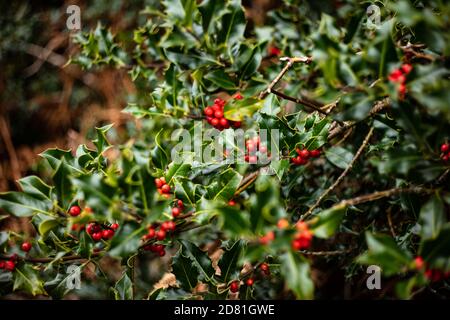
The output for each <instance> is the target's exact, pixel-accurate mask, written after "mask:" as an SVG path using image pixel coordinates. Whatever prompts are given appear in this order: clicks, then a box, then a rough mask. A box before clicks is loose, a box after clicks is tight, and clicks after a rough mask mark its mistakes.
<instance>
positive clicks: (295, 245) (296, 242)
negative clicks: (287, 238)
mask: <svg viewBox="0 0 450 320" xmlns="http://www.w3.org/2000/svg"><path fill="white" fill-rule="evenodd" d="M291 245H292V249H294V250H296V251H298V250H300V249H301V248H302V247H303V244H302V242H301V241H300V240H299V239H294V240H292V243H291Z"/></svg>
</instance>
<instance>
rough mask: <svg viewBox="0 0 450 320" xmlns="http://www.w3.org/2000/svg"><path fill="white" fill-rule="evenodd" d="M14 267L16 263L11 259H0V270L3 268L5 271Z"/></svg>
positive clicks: (12, 269)
mask: <svg viewBox="0 0 450 320" xmlns="http://www.w3.org/2000/svg"><path fill="white" fill-rule="evenodd" d="M15 268H16V263H15V262H14V260H13V259H10V260H7V261H0V270H1V269H4V270H6V271H11V272H12V271H14V269H15Z"/></svg>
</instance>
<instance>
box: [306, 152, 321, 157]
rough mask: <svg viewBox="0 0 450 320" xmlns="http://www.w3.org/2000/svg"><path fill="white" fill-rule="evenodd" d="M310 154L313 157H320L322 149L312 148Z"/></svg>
mask: <svg viewBox="0 0 450 320" xmlns="http://www.w3.org/2000/svg"><path fill="white" fill-rule="evenodd" d="M309 155H310V156H311V157H312V158H318V157H319V156H320V150H311V151H310V152H309Z"/></svg>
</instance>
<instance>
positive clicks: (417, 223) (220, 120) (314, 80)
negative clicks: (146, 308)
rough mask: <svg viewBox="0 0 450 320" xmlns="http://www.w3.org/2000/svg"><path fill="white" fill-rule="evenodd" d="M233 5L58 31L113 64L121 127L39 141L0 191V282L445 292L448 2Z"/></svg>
mask: <svg viewBox="0 0 450 320" xmlns="http://www.w3.org/2000/svg"><path fill="white" fill-rule="evenodd" d="M248 10H249V9H248V8H246V9H244V7H243V6H242V4H241V2H240V1H239V0H228V1H224V2H221V1H212V0H202V1H194V0H165V1H161V2H159V1H150V2H149V4H148V6H147V7H145V8H143V10H142V12H141V14H142V15H143V16H144V17H145V19H143V21H144V23H143V24H141V25H140V26H139V27H138V28H137V29H136V30H134V31H133V32H132V34H130V33H124V34H120V36H117V35H115V34H113V33H112V31H111V30H109V29H108V28H107V26H104V25H102V24H100V23H99V24H98V26H97V27H96V28H95V29H94V30H92V31H87V32H80V33H77V34H75V35H74V37H73V41H74V43H76V44H77V45H78V46H79V53H78V54H77V55H75V56H73V57H72V60H71V61H72V63H76V64H79V65H81V66H82V67H84V68H126V69H127V70H129V75H130V77H131V78H132V79H133V81H134V82H135V84H136V89H137V90H136V93H135V95H133V96H130V97H129V101H130V102H129V104H128V105H127V106H126V107H125V108H124V110H123V112H126V113H129V114H131V115H133V116H134V117H135V118H136V126H130V130H129V136H128V137H127V139H126V141H124V142H123V143H122V144H120V143H111V141H113V140H114V139H116V138H117V137H116V136H115V134H114V132H115V131H114V128H113V125H106V126H103V127H100V128H96V137H94V139H93V140H92V141H91V142H90V143H88V144H87V145H81V146H79V147H78V149H76V150H61V149H49V150H47V151H45V152H43V153H42V154H41V156H42V158H43V161H45V171H44V172H42V173H41V175H40V177H39V176H36V175H32V176H28V177H25V178H22V179H20V180H19V181H18V183H19V184H20V187H21V191H20V192H15V191H11V192H7V193H3V194H1V195H0V208H2V209H3V210H4V211H5V212H7V213H8V214H11V215H14V216H16V217H26V218H28V221H29V223H30V224H32V225H33V226H34V230H35V232H33V233H30V234H21V233H17V232H13V231H8V230H5V231H2V232H1V233H0V250H1V255H0V261H1V262H0V266H1V267H2V270H1V271H0V281H1V283H2V285H1V286H0V292H1V294H2V295H4V294H8V293H11V292H12V291H16V290H17V291H21V292H25V293H28V294H30V295H32V296H36V295H46V296H50V297H52V298H63V297H64V296H66V295H67V294H68V293H69V292H76V294H77V295H78V296H79V297H81V298H85V297H97V298H99V297H100V298H105V297H110V298H115V299H236V298H238V299H293V298H295V299H313V298H318V299H320V298H332V297H340V298H360V297H371V298H385V297H388V298H402V299H405V298H414V297H418V296H423V295H425V296H428V295H431V296H433V297H442V296H448V294H449V291H448V276H449V272H450V259H449V258H450V245H449V241H450V222H449V208H450V193H449V191H450V189H449V179H448V176H449V171H450V163H449V157H450V145H449V143H448V138H449V133H450V108H449V106H448V103H449V101H450V96H449V94H450V85H449V75H450V73H449V58H448V57H449V52H450V45H449V44H450V34H449V32H448V30H449V21H450V20H449V13H450V5H449V4H447V3H445V2H444V1H437V0H436V1H427V2H426V3H425V2H418V1H406V0H401V1H377V2H375V6H374V4H371V3H370V2H359V1H350V0H344V1H329V2H320V4H319V3H318V2H317V1H295V0H284V1H281V2H280V3H279V4H278V6H277V7H276V8H275V9H274V10H272V11H269V12H268V14H267V17H266V21H265V23H264V24H263V25H258V24H255V23H250V22H248V15H246V11H248ZM233 134H236V136H233ZM180 139H181V140H182V141H183V142H184V144H183V145H182V148H181V147H180ZM186 140H187V141H186ZM264 160H265V161H264ZM5 217H7V215H6V216H2V218H5ZM69 265H75V266H78V267H79V268H80V269H79V270H81V275H82V277H81V289H79V290H75V289H73V288H72V287H71V286H68V285H67V280H68V278H69V277H71V274H68V273H67V268H68V266H69ZM373 265H375V266H377V267H378V268H379V269H378V270H380V271H381V277H382V282H381V290H370V289H371V288H370V286H369V285H368V286H366V279H367V282H368V284H369V282H370V279H368V277H369V276H370V275H371V274H370V273H368V272H367V270H368V268H367V267H368V266H373ZM113 266H115V269H114V268H113ZM117 266H119V267H117ZM113 269H114V270H119V272H118V273H117V272H112V270H113ZM376 289H378V288H376Z"/></svg>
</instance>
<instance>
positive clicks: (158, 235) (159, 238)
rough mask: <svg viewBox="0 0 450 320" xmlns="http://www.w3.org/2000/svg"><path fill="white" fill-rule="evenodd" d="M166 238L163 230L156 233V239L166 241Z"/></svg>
mask: <svg viewBox="0 0 450 320" xmlns="http://www.w3.org/2000/svg"><path fill="white" fill-rule="evenodd" d="M165 238H166V231H165V230H163V229H159V230H158V231H157V232H156V239H158V240H159V241H161V240H164V239H165Z"/></svg>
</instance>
